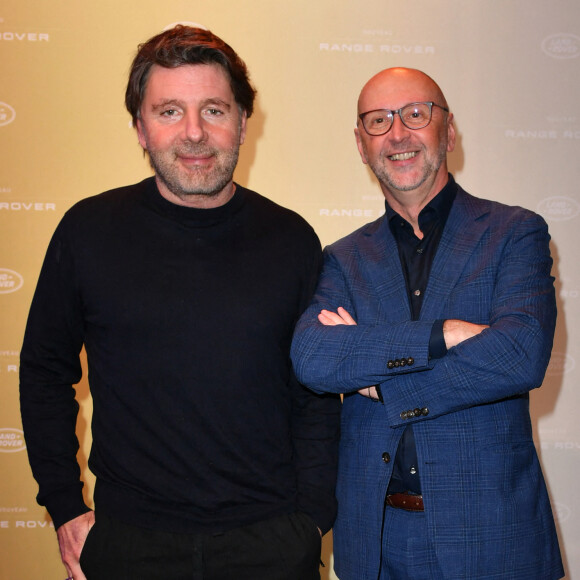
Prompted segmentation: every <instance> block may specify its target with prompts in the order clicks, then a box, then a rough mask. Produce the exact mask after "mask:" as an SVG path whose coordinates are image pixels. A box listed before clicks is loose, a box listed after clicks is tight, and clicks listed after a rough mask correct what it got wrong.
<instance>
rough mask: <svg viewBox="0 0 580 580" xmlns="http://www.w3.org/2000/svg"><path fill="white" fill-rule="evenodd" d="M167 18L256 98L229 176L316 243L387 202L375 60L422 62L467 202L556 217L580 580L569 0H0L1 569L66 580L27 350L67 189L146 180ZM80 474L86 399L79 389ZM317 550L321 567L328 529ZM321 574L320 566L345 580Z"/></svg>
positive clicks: (579, 24) (566, 497)
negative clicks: (233, 53) (23, 384)
mask: <svg viewBox="0 0 580 580" xmlns="http://www.w3.org/2000/svg"><path fill="white" fill-rule="evenodd" d="M176 22H194V23H199V24H202V25H203V26H205V27H207V28H210V29H211V30H212V31H214V32H215V33H216V34H218V35H220V36H222V37H223V38H224V39H225V40H226V41H227V42H229V43H230V44H231V45H232V46H233V47H234V48H235V49H236V50H237V51H238V52H239V54H240V55H241V56H242V58H244V60H245V61H246V63H247V64H248V66H249V69H250V72H251V76H252V79H253V82H254V84H255V85H256V87H257V88H258V91H259V98H258V102H257V110H256V113H255V115H254V116H253V117H252V118H251V119H250V121H249V131H248V136H247V140H246V143H245V144H244V146H243V147H242V153H241V157H240V165H239V167H238V170H237V173H236V180H237V181H239V182H240V183H241V184H243V185H245V186H248V187H250V188H252V189H255V190H257V191H259V192H260V193H262V194H264V195H266V196H268V197H270V198H272V199H273V200H275V201H277V202H279V203H281V204H283V205H285V206H287V207H290V208H292V209H294V210H296V211H298V212H299V213H301V214H302V215H303V216H304V217H306V218H307V219H308V220H309V221H310V222H311V224H312V225H313V226H314V228H315V229H316V231H317V232H318V234H319V236H320V238H321V240H322V242H323V244H327V243H330V242H332V241H334V240H335V239H337V238H339V237H341V236H342V235H345V234H346V233H349V232H350V231H352V230H354V229H355V228H357V227H359V226H360V225H362V224H363V223H366V222H368V221H371V220H373V219H375V218H376V217H378V216H379V215H380V214H381V213H382V212H383V201H382V196H381V194H380V190H379V188H378V187H377V185H376V184H375V181H374V179H373V177H372V175H371V174H370V172H369V171H368V169H367V168H366V167H365V166H363V165H362V164H361V162H360V159H359V156H358V152H357V150H356V147H355V142H354V138H353V127H354V121H355V111H356V99H357V96H358V93H359V90H360V88H361V86H362V85H363V83H364V82H365V81H366V80H367V79H368V78H370V77H371V76H372V75H373V74H375V73H376V72H378V71H379V70H380V69H382V68H386V67H388V66H394V65H403V66H411V67H415V68H419V69H422V70H424V71H425V72H427V73H428V74H430V75H431V76H433V77H434V78H435V79H436V80H437V81H438V82H439V84H440V85H441V86H442V88H443V90H444V92H445V93H446V95H447V98H448V101H449V103H450V106H451V108H452V110H453V111H454V113H455V116H456V117H455V118H456V127H457V130H458V135H459V139H458V147H457V150H456V152H455V153H454V154H453V155H452V157H451V169H452V171H453V172H454V174H455V176H456V178H457V180H458V181H459V183H461V185H463V187H464V188H466V189H467V190H468V191H470V192H472V193H474V194H475V195H478V196H482V197H488V198H492V199H497V200H501V201H504V202H506V203H509V204H516V205H522V206H525V207H528V208H530V209H533V210H535V211H537V212H539V213H541V214H542V215H543V216H544V217H545V218H546V219H547V221H548V223H549V226H550V230H551V234H552V237H553V243H552V251H553V254H554V257H555V268H554V272H555V274H556V276H557V277H558V282H557V291H558V306H559V320H558V328H557V334H556V342H555V346H554V354H553V357H552V362H551V364H550V368H549V370H548V375H547V377H546V381H545V383H544V386H543V387H542V389H540V390H539V391H536V392H534V393H533V394H532V398H531V400H532V412H533V422H534V428H535V431H536V444H537V447H538V449H539V451H540V455H541V460H542V463H543V466H544V470H545V474H546V478H547V480H548V484H549V487H550V491H551V494H552V499H553V503H554V507H555V512H556V515H557V525H558V531H559V534H560V540H561V544H562V549H563V552H564V557H565V563H566V567H567V571H568V575H567V578H578V579H580V492H579V491H578V485H577V482H578V481H579V479H580V422H579V421H578V420H577V417H576V411H577V409H578V408H580V389H578V388H576V380H578V378H579V373H580V367H579V368H578V369H576V366H577V364H576V361H579V362H580V336H579V335H580V268H578V246H579V242H580V238H579V235H578V231H579V229H580V193H579V183H580V161H579V159H580V107H579V105H578V103H579V102H580V4H578V1H577V0H551V2H546V1H544V0H485V1H484V0H471V1H469V2H467V1H464V0H439V1H437V2H433V1H432V0H416V1H415V2H412V3H409V2H395V1H393V0H358V1H357V2H353V1H346V0H345V1H343V2H336V1H333V0H314V1H313V0H308V1H307V0H293V1H292V2H277V1H276V0H214V2H195V1H189V2H185V1H183V0H165V1H164V2H153V1H151V0H139V1H136V0H126V1H125V2H122V1H121V2H120V1H119V0H101V1H100V2H87V1H86V0H60V1H59V2H49V1H48V0H5V1H4V2H3V3H2V5H1V6H0V397H1V399H0V400H1V404H0V473H1V476H0V578H1V579H3V580H12V579H17V578H18V579H19V580H20V579H26V580H28V579H30V580H32V579H37V578H42V579H47V580H50V579H53V578H54V579H56V580H59V579H62V578H63V577H64V575H65V570H64V568H63V567H62V565H61V563H60V559H59V555H58V548H57V543H56V538H55V533H54V529H53V527H52V524H51V522H50V519H49V518H48V516H47V514H46V511H45V510H44V509H43V508H41V507H39V506H38V505H37V504H36V503H35V499H34V498H35V495H36V483H35V482H34V480H33V479H32V476H31V474H30V470H29V467H28V462H27V458H26V452H25V451H24V441H23V438H22V431H21V428H22V426H21V422H20V415H19V404H18V359H19V349H20V345H21V342H22V334H23V330H24V325H25V322H26V316H27V312H28V307H29V304H30V300H31V297H32V293H33V291H34V287H35V284H36V278H37V276H38V273H39V269H40V265H41V262H42V259H43V257H44V252H45V250H46V246H47V244H48V241H49V238H50V236H51V234H52V232H53V230H54V228H55V227H56V225H57V223H58V221H59V219H60V218H61V216H62V215H63V213H64V212H65V211H66V209H68V208H69V207H70V206H71V205H72V204H73V203H74V202H75V201H77V200H78V199H80V198H83V197H87V196H89V195H93V194H97V193H99V192H101V191H104V190H106V189H110V188H113V187H117V186H120V185H124V184H129V183H134V182H136V181H139V180H141V179H142V178H143V177H144V176H146V175H149V174H150V170H149V167H148V164H147V162H146V160H145V159H144V158H143V155H142V153H141V150H140V148H139V146H138V143H137V138H136V135H135V133H134V131H133V129H132V128H131V127H130V119H129V116H128V114H127V113H126V111H125V110H124V107H123V95H124V90H125V82H126V75H127V71H128V68H129V64H130V61H131V59H132V56H133V55H134V52H135V49H136V46H137V44H138V43H139V42H142V41H144V40H146V39H147V38H149V37H150V36H152V35H153V34H156V33H157V32H159V31H160V30H161V29H163V28H166V27H168V26H170V25H172V24H174V23H176ZM78 392H79V397H80V398H81V399H82V402H83V412H82V415H81V417H80V420H79V427H78V431H79V437H80V438H81V441H82V449H81V452H80V461H81V463H82V464H83V466H84V473H85V476H86V478H87V481H88V483H89V485H88V489H87V491H88V492H89V496H90V489H91V485H92V477H91V475H90V473H87V469H86V457H87V455H88V450H89V447H90V435H89V432H88V425H89V423H90V412H91V408H90V396H89V394H88V387H87V384H86V382H85V381H83V383H81V385H79V388H78ZM324 552H325V556H324V559H325V560H326V563H327V564H330V563H331V552H332V543H331V537H328V538H326V539H325V544H324ZM330 568H331V567H330V566H328V567H327V569H326V572H325V573H324V575H323V578H325V579H328V580H332V579H334V578H336V577H335V576H334V574H333V573H332V571H331V569H330Z"/></svg>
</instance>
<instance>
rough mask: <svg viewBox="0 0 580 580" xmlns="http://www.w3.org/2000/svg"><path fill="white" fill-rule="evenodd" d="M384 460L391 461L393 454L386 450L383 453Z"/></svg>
mask: <svg viewBox="0 0 580 580" xmlns="http://www.w3.org/2000/svg"><path fill="white" fill-rule="evenodd" d="M383 461H384V462H385V463H389V461H391V455H390V454H389V453H387V452H386V451H385V452H384V453H383Z"/></svg>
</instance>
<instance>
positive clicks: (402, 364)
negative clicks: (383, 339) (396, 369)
mask: <svg viewBox="0 0 580 580" xmlns="http://www.w3.org/2000/svg"><path fill="white" fill-rule="evenodd" d="M399 364H400V365H401V366H402V367H404V366H406V364H407V359H406V358H402V359H401V360H400V361H399Z"/></svg>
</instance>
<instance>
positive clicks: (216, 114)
mask: <svg viewBox="0 0 580 580" xmlns="http://www.w3.org/2000/svg"><path fill="white" fill-rule="evenodd" d="M207 112H208V114H209V115H211V116H212V117H219V116H220V115H223V112H222V111H221V110H220V109H215V108H213V107H210V108H209V109H207Z"/></svg>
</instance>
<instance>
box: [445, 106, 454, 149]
mask: <svg viewBox="0 0 580 580" xmlns="http://www.w3.org/2000/svg"><path fill="white" fill-rule="evenodd" d="M455 137H456V135H455V125H454V124H453V113H449V116H448V117H447V152H448V153H451V152H452V151H453V150H454V149H455Z"/></svg>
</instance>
